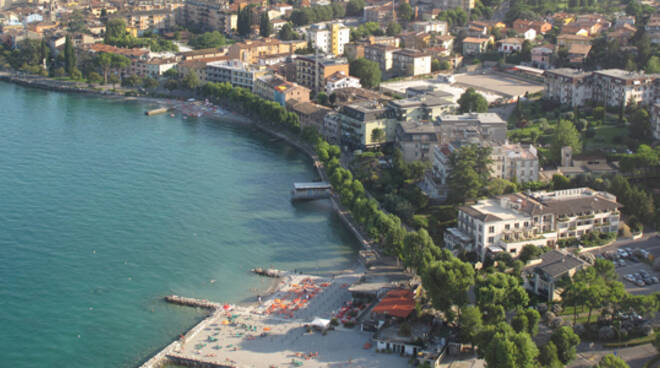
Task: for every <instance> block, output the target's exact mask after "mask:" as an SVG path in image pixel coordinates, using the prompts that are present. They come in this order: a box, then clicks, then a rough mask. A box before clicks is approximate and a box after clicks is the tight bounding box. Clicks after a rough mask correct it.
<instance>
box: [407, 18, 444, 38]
mask: <svg viewBox="0 0 660 368" xmlns="http://www.w3.org/2000/svg"><path fill="white" fill-rule="evenodd" d="M411 26H412V29H413V31H415V32H425V33H431V32H433V33H439V34H441V35H446V34H447V33H448V32H449V25H448V24H447V22H445V21H441V20H430V21H428V22H413V23H412V24H411Z"/></svg>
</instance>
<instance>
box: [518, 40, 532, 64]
mask: <svg viewBox="0 0 660 368" xmlns="http://www.w3.org/2000/svg"><path fill="white" fill-rule="evenodd" d="M520 59H521V60H522V61H532V43H531V42H529V40H525V41H523V44H522V49H521V50H520Z"/></svg>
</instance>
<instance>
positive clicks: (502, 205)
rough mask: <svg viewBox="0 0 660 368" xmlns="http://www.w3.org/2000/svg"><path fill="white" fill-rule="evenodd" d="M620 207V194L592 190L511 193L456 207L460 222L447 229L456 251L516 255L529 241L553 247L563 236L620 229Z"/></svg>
mask: <svg viewBox="0 0 660 368" xmlns="http://www.w3.org/2000/svg"><path fill="white" fill-rule="evenodd" d="M620 207H621V205H620V204H619V203H617V201H616V197H615V196H614V195H612V194H610V193H607V192H598V191H595V190H593V189H591V188H577V189H566V190H558V191H552V192H548V191H539V192H530V193H516V194H508V195H503V196H499V197H495V198H489V199H485V200H480V201H478V202H477V203H476V204H473V205H468V206H462V207H459V209H458V224H457V226H456V227H455V228H451V231H447V232H446V233H445V237H444V239H445V245H446V246H447V247H448V248H449V249H452V250H454V251H456V250H459V249H464V250H467V251H474V252H476V253H477V254H478V255H479V257H480V259H482V260H483V259H484V258H485V257H486V255H487V254H496V253H499V252H508V253H510V254H511V255H512V256H514V257H517V256H518V255H519V254H520V250H521V249H522V247H523V246H525V245H527V244H533V245H536V246H550V247H554V246H555V245H556V243H557V241H559V240H562V239H571V238H577V239H579V238H581V237H582V236H584V235H585V234H588V233H590V232H594V231H597V232H603V233H611V232H616V231H618V228H619V219H620V212H619V208H620Z"/></svg>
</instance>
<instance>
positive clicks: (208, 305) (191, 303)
mask: <svg viewBox="0 0 660 368" xmlns="http://www.w3.org/2000/svg"><path fill="white" fill-rule="evenodd" d="M165 301H166V302H168V303H172V304H178V305H185V306H187V307H197V308H205V309H219V308H220V304H218V303H213V302H210V301H208V300H206V299H195V298H185V297H182V296H178V295H169V296H166V297H165Z"/></svg>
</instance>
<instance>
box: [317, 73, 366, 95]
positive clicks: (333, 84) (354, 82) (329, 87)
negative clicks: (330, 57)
mask: <svg viewBox="0 0 660 368" xmlns="http://www.w3.org/2000/svg"><path fill="white" fill-rule="evenodd" d="M361 87H362V85H361V84H360V79H359V78H355V77H353V76H350V75H347V74H346V73H344V72H343V71H338V72H335V73H333V74H332V75H330V76H329V77H328V78H326V79H325V92H326V93H327V94H328V95H330V94H331V93H332V92H334V91H335V90H336V89H338V88H361Z"/></svg>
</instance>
